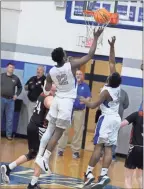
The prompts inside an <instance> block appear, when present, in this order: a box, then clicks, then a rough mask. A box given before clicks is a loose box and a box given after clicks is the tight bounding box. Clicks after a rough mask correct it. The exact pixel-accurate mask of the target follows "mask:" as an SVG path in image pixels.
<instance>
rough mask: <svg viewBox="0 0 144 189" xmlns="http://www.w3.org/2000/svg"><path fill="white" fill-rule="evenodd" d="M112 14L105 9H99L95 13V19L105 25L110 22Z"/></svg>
mask: <svg viewBox="0 0 144 189" xmlns="http://www.w3.org/2000/svg"><path fill="white" fill-rule="evenodd" d="M110 17H111V13H110V12H109V11H107V10H106V9H105V8H102V9H98V10H97V11H95V12H94V19H95V21H96V22H97V23H99V24H105V23H107V22H109V21H110Z"/></svg>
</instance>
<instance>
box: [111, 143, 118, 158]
mask: <svg viewBox="0 0 144 189" xmlns="http://www.w3.org/2000/svg"><path fill="white" fill-rule="evenodd" d="M116 147H117V146H116V145H113V146H112V160H113V161H115V160H116Z"/></svg>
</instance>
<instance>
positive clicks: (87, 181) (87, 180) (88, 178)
mask: <svg viewBox="0 0 144 189" xmlns="http://www.w3.org/2000/svg"><path fill="white" fill-rule="evenodd" d="M94 180H95V177H94V176H93V174H92V172H91V171H90V172H88V174H86V173H84V186H88V185H90V184H91V183H92V182H93V181H94Z"/></svg>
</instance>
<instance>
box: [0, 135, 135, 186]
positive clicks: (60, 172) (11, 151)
mask: <svg viewBox="0 0 144 189" xmlns="http://www.w3.org/2000/svg"><path fill="white" fill-rule="evenodd" d="M90 138H91V136H90ZM26 153H27V140H25V139H18V138H15V139H13V141H8V140H6V139H5V138H2V139H1V162H2V163H5V164H7V163H9V162H11V161H14V160H15V159H16V158H17V157H19V156H20V155H22V154H26ZM91 153H92V152H91V151H88V150H81V158H80V159H78V160H75V159H73V158H72V152H71V148H70V147H67V149H66V151H65V153H64V156H63V157H58V156H57V155H56V151H55V152H54V153H53V154H52V157H51V160H50V164H51V165H50V166H51V170H52V171H53V174H52V175H51V176H50V177H48V176H47V175H46V174H45V173H42V174H41V177H40V182H39V183H40V186H41V187H42V189H44V188H55V189H58V188H61V189H62V188H67V189H69V188H75V189H76V188H82V187H83V174H84V172H85V171H86V169H87V165H88V162H89V159H90V156H91ZM101 162H102V161H100V162H99V163H98V164H97V166H96V167H95V169H94V175H95V177H96V178H97V177H98V176H99V174H100V169H101ZM33 167H34V161H30V162H28V163H25V164H23V165H21V166H18V167H17V168H16V169H15V170H13V171H12V173H11V176H10V179H11V183H10V185H4V184H3V183H1V188H7V189H10V188H14V189H24V188H26V187H27V184H28V183H29V182H30V180H31V177H32V175H33ZM109 176H110V178H111V183H110V185H108V186H106V187H105V188H113V189H118V188H119V189H120V188H124V158H117V161H116V162H113V163H112V164H111V167H110V169H109ZM133 184H134V188H138V187H137V184H136V181H135V179H134V183H133Z"/></svg>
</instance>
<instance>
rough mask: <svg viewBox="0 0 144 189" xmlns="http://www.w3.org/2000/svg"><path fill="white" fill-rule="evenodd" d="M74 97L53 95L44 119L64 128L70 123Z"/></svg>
mask: <svg viewBox="0 0 144 189" xmlns="http://www.w3.org/2000/svg"><path fill="white" fill-rule="evenodd" d="M73 104H74V99H70V98H59V97H57V96H55V97H54V99H53V102H52V104H51V106H50V110H49V112H48V115H47V116H46V119H47V120H48V121H49V122H51V123H52V124H55V125H56V127H60V128H62V129H66V128H67V127H69V125H70V124H71V119H72V111H73Z"/></svg>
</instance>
